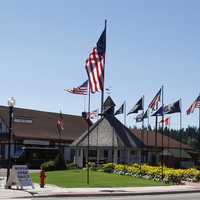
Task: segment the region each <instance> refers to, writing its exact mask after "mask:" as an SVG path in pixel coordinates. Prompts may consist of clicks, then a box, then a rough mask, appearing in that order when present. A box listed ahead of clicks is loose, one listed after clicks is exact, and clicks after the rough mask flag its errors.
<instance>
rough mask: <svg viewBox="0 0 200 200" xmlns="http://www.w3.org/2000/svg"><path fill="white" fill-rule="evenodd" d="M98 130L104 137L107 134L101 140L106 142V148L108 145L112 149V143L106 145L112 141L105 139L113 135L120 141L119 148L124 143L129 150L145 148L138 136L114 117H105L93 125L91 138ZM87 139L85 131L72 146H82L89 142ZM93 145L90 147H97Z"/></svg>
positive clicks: (90, 132)
mask: <svg viewBox="0 0 200 200" xmlns="http://www.w3.org/2000/svg"><path fill="white" fill-rule="evenodd" d="M106 123H108V124H109V127H108V124H107V126H106V127H105V124H106ZM102 126H103V127H102ZM97 130H98V134H102V135H103V134H105V135H103V137H104V138H102V137H101V139H102V140H104V141H105V146H108V145H109V146H110V147H111V146H112V142H110V143H109V144H106V142H108V141H110V140H111V138H107V139H105V137H108V135H110V137H112V134H113V133H114V134H115V137H116V138H117V139H119V141H118V142H119V143H118V146H119V145H120V142H122V143H123V145H124V146H125V147H127V148H128V147H129V148H131V147H142V146H143V143H142V142H141V141H140V140H139V139H138V138H137V137H136V136H134V135H133V134H132V132H131V131H130V130H129V129H128V128H127V127H126V126H124V125H123V124H122V123H121V122H120V121H119V120H118V119H117V118H116V117H115V116H114V115H105V116H104V117H102V118H101V119H99V120H98V121H97V122H96V123H95V124H93V126H91V127H90V131H89V134H90V138H91V136H92V134H96V131H97ZM87 137H88V131H85V132H84V133H83V135H81V136H80V137H79V138H78V139H77V140H75V141H74V142H73V143H72V146H82V143H84V141H85V140H87ZM96 137H100V136H96ZM117 139H116V140H117ZM96 140H98V138H96ZM116 140H115V141H116ZM91 143H92V144H90V145H92V146H95V145H96V144H94V143H95V141H93V142H91ZM102 146H104V145H102Z"/></svg>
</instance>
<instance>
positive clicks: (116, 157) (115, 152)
mask: <svg viewBox="0 0 200 200" xmlns="http://www.w3.org/2000/svg"><path fill="white" fill-rule="evenodd" d="M114 163H115V164H117V163H118V149H114Z"/></svg>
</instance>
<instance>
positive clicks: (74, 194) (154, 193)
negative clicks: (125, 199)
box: [17, 189, 200, 198]
mask: <svg viewBox="0 0 200 200" xmlns="http://www.w3.org/2000/svg"><path fill="white" fill-rule="evenodd" d="M181 193H200V189H190V190H176V191H152V192H151V191H149V192H141V191H140V192H137V191H135V192H130V191H127V192H126V191H124V192H92V193H64V192H62V193H53V194H32V197H31V198H46V197H95V196H99V197H100V196H132V195H133V196H139V195H165V194H181ZM30 194H31V193H30ZM17 198H30V196H29V197H28V196H25V197H17Z"/></svg>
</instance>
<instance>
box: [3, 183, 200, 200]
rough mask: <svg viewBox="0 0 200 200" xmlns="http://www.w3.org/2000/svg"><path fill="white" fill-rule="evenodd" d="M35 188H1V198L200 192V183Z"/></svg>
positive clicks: (36, 186) (47, 186) (49, 186)
mask: <svg viewBox="0 0 200 200" xmlns="http://www.w3.org/2000/svg"><path fill="white" fill-rule="evenodd" d="M34 186H35V189H27V190H16V189H9V190H8V189H4V188H1V189H0V199H11V198H31V197H33V196H34V197H83V196H88V197H89V196H118V195H120V196H125V195H155V194H170V193H190V192H200V184H192V183H191V184H189V185H173V186H153V187H117V188H115V187H114V188H61V187H57V186H53V185H46V186H45V188H40V187H39V185H38V184H34Z"/></svg>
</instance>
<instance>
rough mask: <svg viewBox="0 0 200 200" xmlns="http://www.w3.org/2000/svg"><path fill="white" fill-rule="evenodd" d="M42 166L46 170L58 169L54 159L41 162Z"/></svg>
mask: <svg viewBox="0 0 200 200" xmlns="http://www.w3.org/2000/svg"><path fill="white" fill-rule="evenodd" d="M41 168H42V169H44V170H45V171H53V170H56V166H55V162H54V161H53V160H50V161H47V162H44V163H42V164H41Z"/></svg>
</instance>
